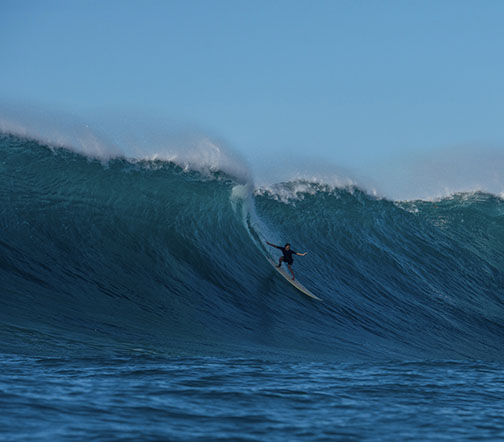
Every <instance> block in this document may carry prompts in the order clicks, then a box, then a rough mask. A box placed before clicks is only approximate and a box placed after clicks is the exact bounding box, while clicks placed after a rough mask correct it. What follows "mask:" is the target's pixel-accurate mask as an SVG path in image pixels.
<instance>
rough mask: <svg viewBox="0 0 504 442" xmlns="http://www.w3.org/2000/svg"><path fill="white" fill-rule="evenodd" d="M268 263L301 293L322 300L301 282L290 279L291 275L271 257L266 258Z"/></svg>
mask: <svg viewBox="0 0 504 442" xmlns="http://www.w3.org/2000/svg"><path fill="white" fill-rule="evenodd" d="M268 261H269V263H270V264H271V265H272V266H273V267H274V268H275V270H276V271H277V272H278V273H280V275H282V276H283V277H284V278H285V279H286V280H287V281H289V282H290V283H291V284H292V285H293V286H294V287H296V288H297V289H298V290H299V291H300V292H301V293H303V294H305V295H306V296H309V297H310V298H313V299H316V300H317V301H322V299H320V298H319V297H318V296H315V295H314V294H313V293H312V292H310V290H308V289H307V288H306V287H305V286H304V285H303V284H301V283H300V282H298V281H297V280H294V281H293V280H292V276H291V275H289V274H288V273H287V272H286V271H285V270H284V268H283V266H282V267H280V268H279V267H277V263H275V261H273V260H272V259H271V258H268Z"/></svg>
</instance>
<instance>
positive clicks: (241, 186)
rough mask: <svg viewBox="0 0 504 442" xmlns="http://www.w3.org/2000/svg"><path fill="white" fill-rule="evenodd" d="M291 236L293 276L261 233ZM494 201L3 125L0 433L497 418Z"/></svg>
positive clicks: (482, 435)
mask: <svg viewBox="0 0 504 442" xmlns="http://www.w3.org/2000/svg"><path fill="white" fill-rule="evenodd" d="M265 239H269V240H270V241H272V242H275V243H277V244H282V243H284V242H287V241H289V242H291V243H292V245H293V248H294V249H296V250H298V251H308V252H309V253H308V255H307V256H306V257H296V258H295V264H294V269H295V270H296V274H297V276H298V279H299V280H300V281H301V282H302V283H303V284H304V285H305V286H307V287H308V288H309V289H310V290H311V291H313V292H314V293H315V294H316V295H317V296H319V297H320V298H322V299H323V302H318V301H314V300H312V299H310V298H308V297H306V296H304V295H303V294H301V293H299V292H298V291H297V290H296V289H295V288H293V287H292V286H291V285H289V284H288V283H287V282H286V281H285V280H283V279H282V278H281V277H279V275H278V274H277V273H276V272H275V270H274V269H272V267H271V266H270V265H269V263H268V262H267V260H266V256H267V255H271V256H273V257H276V256H277V254H276V253H275V250H274V249H269V248H267V246H265V245H264V240H265ZM503 269H504V201H503V200H502V199H501V198H500V197H498V196H495V195H490V194H484V193H478V192H476V193H465V194H456V195H453V196H452V197H449V198H445V199H442V200H438V201H431V202H429V201H413V202H394V201H390V200H387V199H380V198H376V197H373V196H370V195H369V194H367V193H366V192H365V191H363V190H360V189H358V188H334V187H330V186H327V185H324V184H322V183H310V182H303V181H295V182H287V183H279V184H277V185H275V186H271V187H269V188H260V189H259V188H255V189H254V187H253V186H252V185H251V184H250V183H247V182H246V181H244V180H242V179H238V178H234V177H233V176H232V174H231V175H230V174H229V173H227V174H225V173H223V172H220V171H218V170H211V171H209V173H204V174H202V173H201V171H200V172H195V171H191V170H187V169H184V168H181V167H179V166H177V165H176V164H174V163H169V162H161V161H138V160H126V159H121V158H116V159H110V160H108V161H106V162H104V161H103V160H99V159H92V158H88V157H85V156H82V155H79V154H76V153H74V152H71V151H69V150H65V149H52V148H49V147H48V146H44V145H41V144H40V143H38V142H36V141H30V140H26V139H22V138H19V137H14V136H9V135H3V136H2V137H1V138H0V364H1V370H0V385H1V388H0V406H1V410H2V413H0V415H1V417H0V437H4V438H5V439H7V440H29V439H30V438H31V439H37V440H40V439H64V440H67V439H79V440H80V439H87V438H94V439H102V440H115V439H120V438H125V439H128V438H129V439H132V440H138V439H144V440H145V439H165V440H194V439H205V440H208V439H231V440H236V439H243V440H264V439H271V440H296V439H304V440H324V439H326V440H327V439H344V440H363V439H370V440H404V439H413V440H429V439H431V440H440V439H457V440H463V439H499V438H502V437H504V420H503V418H502V410H503V409H504V401H503V400H502V399H501V398H502V396H503V395H502V389H503V385H504V384H503V374H504V372H503V370H502V369H503V365H502V362H503V359H504V358H503V350H504V340H503V338H504V321H503V317H504V275H503Z"/></svg>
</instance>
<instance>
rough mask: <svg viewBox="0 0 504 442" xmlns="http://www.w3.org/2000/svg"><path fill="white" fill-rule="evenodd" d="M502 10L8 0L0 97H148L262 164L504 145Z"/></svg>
mask: <svg viewBox="0 0 504 442" xmlns="http://www.w3.org/2000/svg"><path fill="white" fill-rule="evenodd" d="M503 23H504V2H502V1H492V0H485V1H476V0H471V1H465V0H454V1H450V0H443V1H439V0H436V1H428V0H424V1H416V0H402V1H374V0H369V1H359V0H349V1H343V0H341V1H337V0H334V1H294V0H289V1H258V0H250V1H240V0H232V1H220V0H215V1H210V0H206V1H91V0H89V1H49V0H44V1H38V0H37V1H23V0H17V1H9V0H1V1H0V60H1V64H0V100H9V101H10V102H12V101H18V102H28V103H38V104H41V105H43V106H47V107H48V108H51V109H56V110H59V111H70V112H74V113H77V114H79V115H83V116H84V117H85V116H90V117H91V116H92V115H94V116H96V115H98V114H101V113H102V112H107V113H114V112H120V111H141V112H142V113H144V114H147V115H149V114H150V115H153V116H156V118H167V119H171V120H174V121H179V122H181V123H189V124H196V125H198V126H200V127H204V128H208V129H209V130H210V131H212V132H214V133H216V134H219V136H221V137H223V138H224V139H225V140H227V142H228V143H229V144H230V145H231V146H233V148H234V149H236V150H238V151H239V152H241V153H242V154H243V155H245V157H247V158H248V159H250V161H251V163H252V164H259V163H260V162H261V159H262V158H268V157H271V156H275V155H276V156H277V158H290V157H292V156H294V157H295V156H300V157H312V156H313V157H316V158H318V159H319V160H320V161H321V162H324V161H327V162H329V163H331V164H335V165H338V166H342V167H345V168H350V169H355V170H357V171H359V172H361V173H368V172H370V171H371V170H372V169H373V168H375V167H377V165H383V164H386V163H387V161H389V160H392V159H394V161H395V159H396V158H397V157H398V156H399V157H404V156H409V155H410V154H411V156H415V155H418V154H425V153H427V152H435V151H438V150H443V149H452V150H453V149H454V148H455V149H456V147H457V146H459V145H463V146H466V147H467V146H468V145H470V146H487V145H491V146H493V148H494V149H499V148H500V147H499V146H504V143H503V141H504V124H503V116H504V26H503ZM496 146H497V147H496ZM380 167H381V166H380ZM383 167H384V166H383ZM382 170H383V169H382Z"/></svg>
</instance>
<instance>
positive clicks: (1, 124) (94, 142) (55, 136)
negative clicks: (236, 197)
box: [0, 107, 251, 182]
mask: <svg viewBox="0 0 504 442" xmlns="http://www.w3.org/2000/svg"><path fill="white" fill-rule="evenodd" d="M128 123H129V124H130V126H131V121H129V122H128ZM0 132H3V133H9V134H12V135H16V136H19V137H23V138H28V139H33V140H36V141H38V142H40V143H42V144H45V145H47V146H49V147H50V148H65V149H68V150H72V151H74V152H77V153H79V154H82V155H85V156H88V157H90V158H95V159H99V160H101V161H108V160H110V159H112V158H125V159H127V160H130V161H133V162H136V161H141V160H147V161H155V160H158V161H166V162H170V163H174V164H176V165H178V166H180V167H181V168H182V169H183V170H185V171H197V172H199V173H201V174H203V175H206V176H211V175H213V174H215V173H216V172H223V173H225V174H226V175H229V176H231V177H234V178H236V179H237V180H239V181H241V182H249V181H251V173H250V170H249V168H248V166H247V164H246V162H245V161H244V160H243V159H242V158H241V157H240V156H239V155H238V154H236V153H235V152H233V151H232V150H231V149H229V148H228V147H226V146H224V145H223V143H220V142H218V141H215V140H213V139H211V138H210V137H209V136H206V135H202V134H200V133H188V132H187V131H184V132H181V133H177V132H176V130H165V131H163V130H156V131H155V132H156V133H155V136H154V135H152V133H153V132H154V131H152V130H149V129H148V128H145V130H143V129H142V128H140V127H138V128H135V129H132V128H131V127H126V128H122V129H121V131H116V132H115V133H111V134H108V135H105V134H104V133H103V131H100V130H99V129H97V128H96V126H94V125H92V124H91V123H87V122H80V121H79V120H78V119H77V118H74V117H72V116H69V115H62V114H55V113H47V112H42V111H36V110H35V111H34V110H31V111H26V110H25V109H23V110H20V109H19V108H17V109H16V108H14V109H9V110H6V109H3V108H2V107H0ZM118 133H119V134H120V135H118ZM134 133H135V134H134ZM133 134H134V135H133Z"/></svg>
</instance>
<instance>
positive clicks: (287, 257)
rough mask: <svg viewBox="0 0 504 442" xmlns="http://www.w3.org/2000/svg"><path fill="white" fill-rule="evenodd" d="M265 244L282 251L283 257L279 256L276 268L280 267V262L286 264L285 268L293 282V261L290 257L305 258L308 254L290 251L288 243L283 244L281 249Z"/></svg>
mask: <svg viewBox="0 0 504 442" xmlns="http://www.w3.org/2000/svg"><path fill="white" fill-rule="evenodd" d="M266 244H268V245H269V246H271V247H275V248H276V249H279V250H281V251H282V254H283V256H281V257H280V259H279V260H278V265H277V267H278V268H280V267H281V266H282V262H285V263H287V268H288V269H289V272H290V273H291V275H292V280H293V281H294V280H295V279H296V277H295V276H294V272H293V271H292V264H294V259H293V258H292V255H297V256H305V255H306V254H307V253H308V252H304V253H298V252H295V251H294V250H292V249H291V246H290V244H289V243H287V244H285V246H283V247H281V246H276V245H275V244H271V243H270V242H268V241H266Z"/></svg>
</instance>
